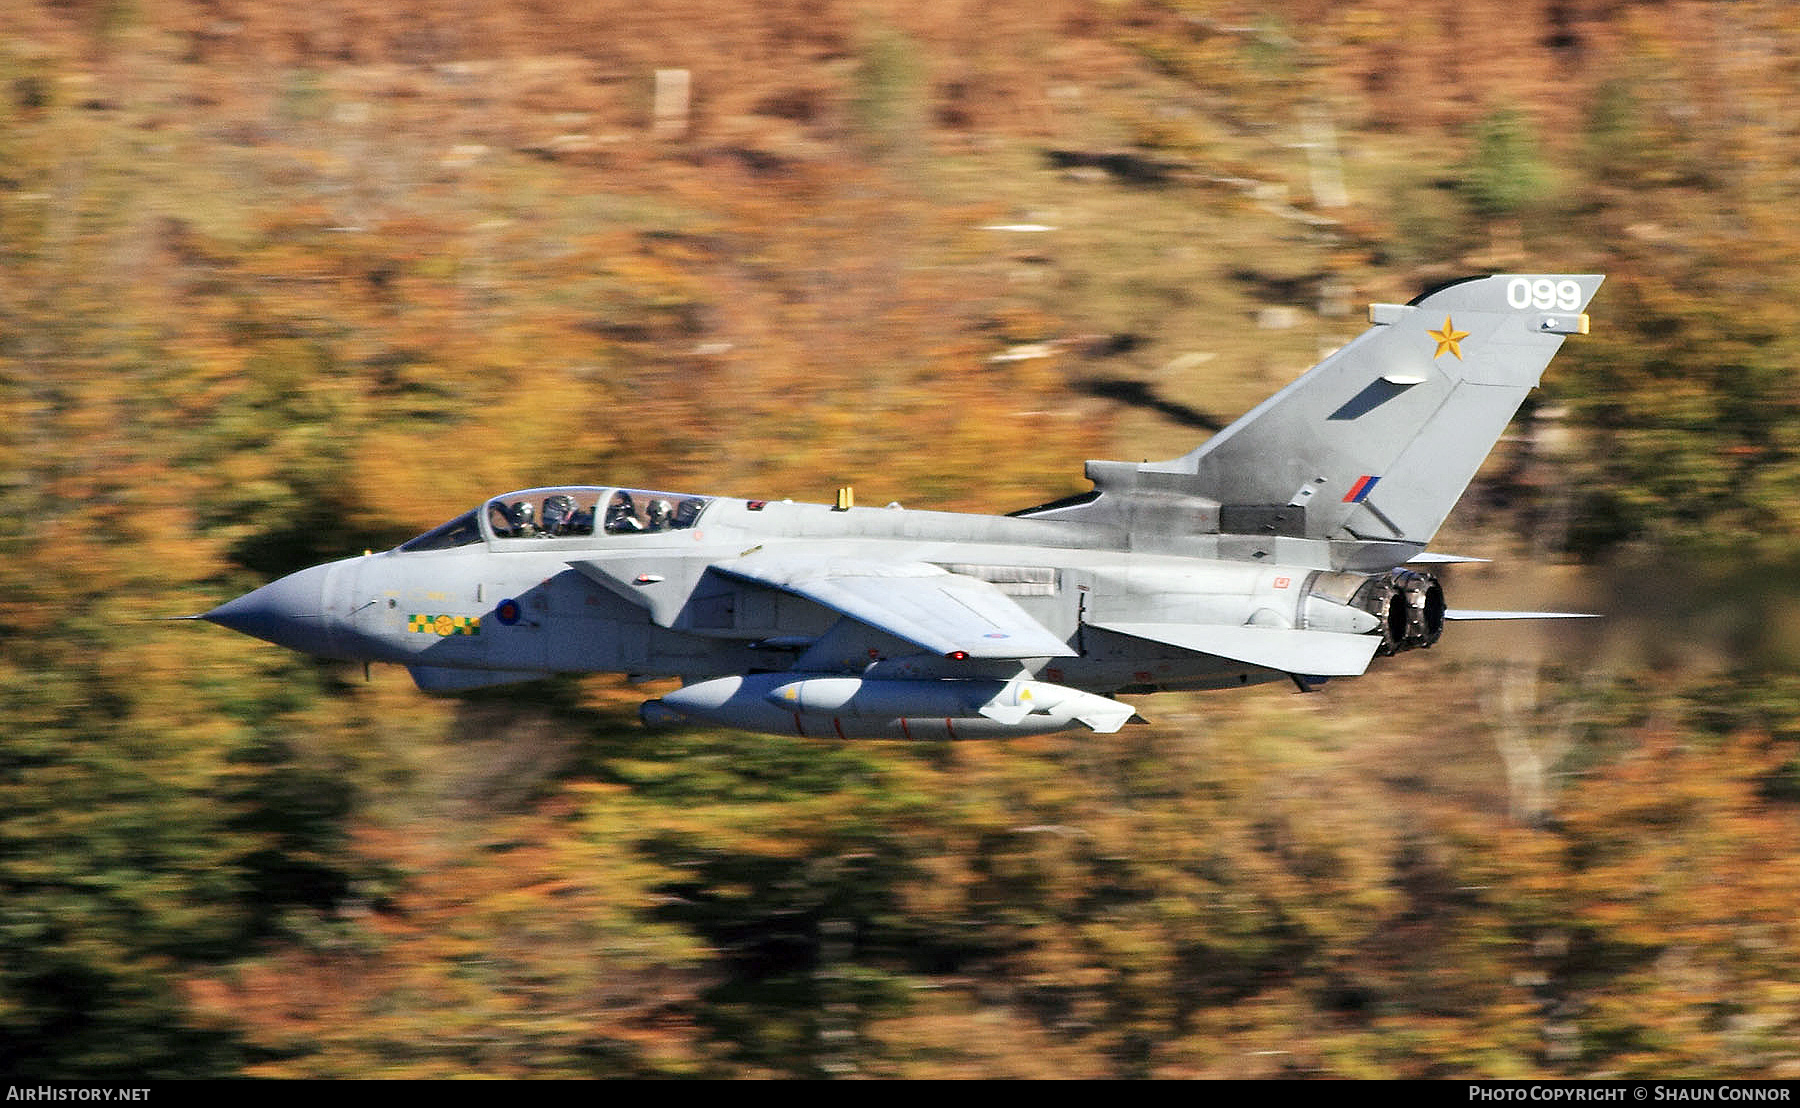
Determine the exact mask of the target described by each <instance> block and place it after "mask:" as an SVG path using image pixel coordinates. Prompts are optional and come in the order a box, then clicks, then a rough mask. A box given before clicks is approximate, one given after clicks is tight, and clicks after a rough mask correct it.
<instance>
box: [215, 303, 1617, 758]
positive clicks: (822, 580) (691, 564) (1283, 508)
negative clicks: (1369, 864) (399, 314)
mask: <svg viewBox="0 0 1800 1108" xmlns="http://www.w3.org/2000/svg"><path fill="white" fill-rule="evenodd" d="M1601 281H1602V277H1600V276H1598V275H1585V276H1563V275H1548V276H1544V275H1535V274H1532V275H1525V274H1503V275H1499V276H1489V277H1480V278H1471V279H1468V280H1465V281H1460V282H1456V283H1453V284H1450V285H1446V286H1444V287H1441V288H1438V289H1436V290H1434V291H1431V292H1429V293H1427V294H1424V295H1422V296H1420V297H1418V298H1417V299H1415V300H1413V301H1412V302H1411V303H1408V304H1376V305H1373V306H1372V307H1371V309H1370V323H1371V326H1370V328H1369V329H1368V330H1367V331H1365V332H1364V333H1363V334H1361V335H1360V336H1358V337H1357V338H1356V339H1355V340H1353V341H1352V342H1350V343H1349V344H1348V345H1346V346H1344V347H1342V348H1341V349H1339V350H1338V351H1337V352H1335V353H1333V354H1332V355H1330V356H1329V357H1327V358H1326V359H1325V360H1324V361H1322V362H1321V363H1319V364H1318V365H1317V366H1315V367H1314V368H1312V369H1311V370H1309V371H1308V372H1306V373H1305V374H1303V375H1302V376H1300V377H1299V378H1298V379H1296V380H1295V381H1294V382H1293V383H1292V384H1290V385H1288V386H1287V387H1286V388H1284V389H1282V390H1281V391H1280V392H1278V393H1276V394H1275V395H1274V396H1272V397H1270V398H1269V399H1268V400H1266V401H1264V402H1263V403H1262V404H1260V405H1258V406H1257V407H1256V408H1254V409H1253V410H1251V411H1250V412H1249V413H1248V414H1246V415H1244V416H1243V417H1242V418H1241V419H1239V420H1238V421H1237V422H1235V423H1233V424H1231V425H1230V426H1229V427H1227V428H1225V430H1223V431H1221V432H1219V433H1218V434H1216V435H1214V436H1213V437H1212V438H1211V439H1210V440H1208V441H1207V442H1205V443H1203V444H1201V445H1200V446H1198V447H1197V448H1195V449H1194V450H1192V451H1191V452H1189V453H1187V454H1184V455H1182V456H1181V457H1179V458H1174V459H1171V460H1169V461H1161V462H1145V463H1142V464H1138V463H1131V462H1117V461H1090V462H1088V463H1087V470H1086V473H1087V477H1088V479H1089V480H1090V481H1092V483H1093V489H1092V490H1091V491H1089V492H1087V493H1084V494H1082V495H1079V496H1075V497H1070V498H1068V499H1064V500H1059V501H1055V502H1052V503H1048V504H1042V505H1039V506H1037V507H1032V508H1026V509H1023V510H1021V511H1016V512H1013V513H1011V514H1010V515H1005V516H989V515H968V514H956V513H948V512H935V511H915V510H910V509H905V508H901V507H900V506H898V505H889V506H888V507H885V508H868V507H856V506H854V505H853V504H852V503H851V502H850V500H851V498H850V497H849V495H848V494H847V492H846V493H840V496H839V501H838V503H837V504H835V505H833V504H806V503H794V502H793V501H790V500H739V499H733V498H730V497H723V496H706V495H690V494H678V493H668V492H655V491H647V490H640V489H624V488H616V487H609V486H599V485H571V486H568V487H560V488H535V489H527V490H524V491H520V492H512V493H507V494H506V495H504V496H499V497H495V498H494V499H492V500H490V501H488V502H487V503H485V504H483V505H481V506H480V507H477V508H475V509H473V510H471V511H468V512H465V513H464V514H462V515H460V516H458V517H457V518H455V519H453V520H450V521H449V522H448V523H445V524H443V525H442V526H439V527H436V528H433V529H432V530H430V531H427V532H426V533H424V534H422V535H420V536H418V537H417V538H414V539H412V540H411V541H409V542H406V543H402V544H401V545H400V546H399V547H397V548H396V549H393V550H389V551H385V552H383V553H379V554H365V555H364V556H362V557H358V558H348V559H345V560H343V561H337V562H331V563H329V564H326V565H321V566H315V567H313V568H311V569H306V570H302V571H300V572H298V573H295V574H292V575H290V576H287V577H283V578H281V579H280V580H277V581H275V582H273V583H271V584H268V585H265V586H263V587H262V588H259V589H257V590H256V591H254V592H251V593H249V594H247V595H245V596H241V597H239V598H237V599H235V600H231V601H229V602H227V603H225V604H222V605H220V606H219V607H217V608H215V609H213V610H212V611H210V612H207V613H206V614H205V615H203V616H200V617H198V618H200V619H204V620H209V621H211V622H213V623H216V624H221V625H223V626H225V627H229V628H233V629H235V630H238V631H241V632H244V633H245V634H248V635H253V636H255V637H257V638H260V639H265V640H267V641H269V642H272V643H276V644H279V645H281V646H285V647H290V648H292V649H294V650H298V651H303V652H305V653H307V654H313V655H318V656H320V657H324V658H338V659H345V660H350V661H361V662H364V663H369V662H391V663H397V664H399V665H402V666H405V667H407V669H408V670H409V671H410V672H411V674H412V677H413V679H414V681H415V682H416V683H417V684H418V686H419V688H420V689H422V690H426V691H430V692H446V691H455V690H463V689H471V688H476V687H480V686H488V685H501V684H507V683H510V682H518V681H526V680H531V679H533V678H539V677H544V676H548V675H551V674H564V673H594V672H610V673H622V674H628V675H631V676H633V677H637V678H646V679H648V678H675V679H679V680H680V682H681V686H680V687H679V688H677V689H675V690H673V691H670V692H667V693H665V694H664V695H662V696H660V697H657V698H656V699H652V700H649V701H648V702H646V703H645V704H644V706H643V708H642V712H641V715H642V717H643V719H644V721H645V722H646V723H647V724H651V725H668V724H688V723H701V724H714V725H720V726H724V727H731V728H738V729H742V730H748V731H760V732H770V733H777V734H788V735H805V736H818V737H827V738H830V737H841V738H846V739H848V738H875V739H931V740H938V739H946V738H948V739H968V738H982V737H1002V736H1010V735H1030V734H1041V733H1046V732H1053V731H1061V730H1066V729H1075V728H1089V729H1091V730H1093V731H1096V732H1102V733H1110V732H1114V731H1117V730H1118V729H1119V728H1120V727H1122V726H1124V725H1125V724H1126V723H1127V722H1130V721H1132V720H1134V719H1137V718H1138V717H1137V713H1136V710H1135V709H1134V708H1133V706H1132V705H1130V704H1127V703H1124V702H1122V701H1120V700H1118V699H1116V698H1117V697H1119V696H1125V695H1135V694H1139V693H1151V692H1156V691H1161V690H1173V689H1213V688H1225V687H1237V686H1241V685H1252V684H1258V683H1261V682H1268V681H1289V680H1291V681H1293V682H1294V683H1295V684H1297V685H1298V686H1299V687H1300V688H1301V689H1302V690H1308V689H1311V688H1312V687H1314V686H1316V685H1318V684H1319V683H1320V682H1322V681H1324V680H1326V679H1329V678H1333V677H1350V676H1355V675H1360V674H1362V673H1364V672H1365V671H1366V670H1367V669H1368V668H1369V666H1370V664H1371V662H1372V661H1373V660H1374V659H1375V658H1377V657H1385V656H1391V655H1397V654H1401V653H1404V652H1406V651H1409V650H1414V649H1421V648H1425V647H1429V646H1431V645H1432V644H1433V643H1435V642H1437V641H1438V637H1439V636H1440V635H1441V634H1442V633H1443V631H1444V628H1445V624H1446V623H1447V622H1451V621H1456V620H1458V619H1491V618H1524V617H1534V616H1545V617H1548V616H1557V615H1563V614H1566V613H1551V612H1476V611H1461V610H1458V609H1455V608H1450V607H1448V606H1447V602H1446V600H1445V596H1444V590H1443V587H1442V586H1441V584H1440V583H1439V581H1438V580H1437V578H1436V577H1435V576H1434V575H1433V573H1432V572H1431V569H1430V568H1429V567H1430V566H1431V565H1432V564H1434V563H1443V562H1452V561H1463V560H1476V559H1460V558H1455V557H1452V556H1448V555H1443V554H1434V553H1431V552H1428V551H1427V549H1426V547H1427V544H1428V543H1429V542H1430V541H1431V539H1432V537H1433V536H1434V535H1435V534H1436V533H1437V531H1438V528H1439V526H1440V525H1441V524H1442V523H1443V521H1444V518H1445V516H1447V515H1448V514H1449V512H1450V509H1451V508H1452V506H1453V505H1454V504H1455V503H1456V500H1457V498H1458V497H1460V496H1461V495H1462V492H1463V490H1464V489H1465V488H1466V487H1467V486H1468V484H1469V482H1470V480H1471V479H1472V478H1473V477H1474V475H1475V472H1476V469H1477V467H1479V466H1480V465H1481V463H1482V460H1483V459H1484V458H1485V457H1486V455H1487V454H1488V452H1489V451H1490V450H1491V449H1492V448H1493V446H1494V443H1495V442H1496V441H1497V440H1498V439H1499V436H1500V434H1501V432H1502V431H1504V429H1505V428H1506V425H1507V422H1508V421H1509V420H1510V419H1511V418H1512V416H1513V414H1514V413H1515V412H1516V411H1517V409H1518V407H1519V405H1520V403H1521V402H1522V401H1523V400H1524V398H1525V395H1526V394H1527V393H1528V392H1529V391H1530V390H1531V389H1532V388H1533V387H1534V386H1536V385H1537V384H1538V382H1539V378H1540V376H1541V375H1542V373H1543V371H1544V368H1545V367H1546V366H1547V365H1548V364H1549V362H1550V359H1551V357H1552V356H1553V355H1555V353H1556V352H1557V350H1558V349H1559V348H1560V347H1561V346H1562V342H1563V339H1564V337H1565V336H1568V335H1584V334H1587V333H1588V317H1587V315H1586V314H1585V312H1586V308H1587V306H1588V302H1589V301H1590V300H1591V299H1592V297H1593V295H1594V293H1595V291H1596V290H1597V289H1598V288H1599V287H1600V283H1601Z"/></svg>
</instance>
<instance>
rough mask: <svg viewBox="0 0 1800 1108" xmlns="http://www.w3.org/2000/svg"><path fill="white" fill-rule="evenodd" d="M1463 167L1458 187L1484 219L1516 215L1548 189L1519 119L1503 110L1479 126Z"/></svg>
mask: <svg viewBox="0 0 1800 1108" xmlns="http://www.w3.org/2000/svg"><path fill="white" fill-rule="evenodd" d="M1471 146H1472V149H1471V150H1470V152H1469V157H1468V160H1467V161H1465V162H1464V163H1463V166H1462V175H1461V182H1460V184H1461V189H1462V192H1463V195H1464V196H1465V197H1466V198H1467V201H1468V203H1469V206H1470V207H1471V208H1473V209H1474V211H1475V213H1476V214H1477V215H1480V216H1481V217H1483V218H1485V219H1499V218H1506V217H1516V216H1518V215H1519V214H1521V213H1522V212H1524V211H1525V210H1527V209H1528V208H1530V207H1532V206H1533V205H1534V204H1538V203H1540V202H1542V201H1543V199H1544V198H1545V197H1546V196H1547V195H1548V193H1549V191H1550V170H1549V167H1548V165H1547V164H1546V163H1545V161H1544V157H1543V154H1542V152H1541V151H1540V150H1539V148H1538V143H1537V139H1536V137H1535V136H1534V135H1533V133H1532V129H1531V126H1530V124H1529V122H1528V121H1527V119H1526V118H1525V116H1524V115H1522V114H1521V113H1519V112H1518V111H1515V110H1512V109H1509V108H1503V109H1500V110H1498V111H1494V112H1491V113H1489V114H1488V115H1487V116H1485V117H1483V118H1482V119H1481V121H1480V122H1478V123H1477V124H1476V125H1475V127H1474V129H1473V134H1472V136H1471Z"/></svg>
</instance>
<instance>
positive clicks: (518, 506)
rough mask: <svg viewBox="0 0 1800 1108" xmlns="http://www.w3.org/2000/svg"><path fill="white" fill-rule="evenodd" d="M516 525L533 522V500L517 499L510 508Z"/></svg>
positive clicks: (520, 525)
mask: <svg viewBox="0 0 1800 1108" xmlns="http://www.w3.org/2000/svg"><path fill="white" fill-rule="evenodd" d="M510 514H511V515H512V521H513V526H514V527H522V526H525V525H527V524H529V523H531V521H532V518H533V516H534V515H535V513H533V512H532V510H531V501H529V500H515V501H513V506H512V508H511V510H510Z"/></svg>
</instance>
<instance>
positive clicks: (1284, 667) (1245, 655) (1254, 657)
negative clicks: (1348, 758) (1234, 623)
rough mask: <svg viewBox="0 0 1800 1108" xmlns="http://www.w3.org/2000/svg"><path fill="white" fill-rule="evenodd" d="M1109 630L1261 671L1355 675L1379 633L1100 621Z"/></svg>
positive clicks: (1369, 656) (1371, 652)
mask: <svg viewBox="0 0 1800 1108" xmlns="http://www.w3.org/2000/svg"><path fill="white" fill-rule="evenodd" d="M1094 626H1095V627H1098V628H1100V629H1101V630H1103V631H1114V632H1117V633H1118V634H1121V635H1130V636H1132V637H1133V638H1139V639H1149V640H1150V641H1151V642H1159V643H1164V644H1166V645H1169V646H1178V647H1180V648H1182V649H1183V650H1192V651H1195V652H1196V653H1200V654H1211V655H1213V656H1214V657H1218V658H1229V659H1231V660H1232V661H1234V662H1243V663H1245V664H1247V665H1252V666H1257V667H1259V668H1261V669H1273V670H1278V671H1280V672H1282V673H1300V674H1305V675H1306V676H1308V677H1355V676H1357V675H1359V674H1361V673H1362V672H1363V671H1365V670H1367V669H1368V668H1369V661H1370V659H1372V658H1374V657H1375V651H1376V650H1377V649H1378V648H1379V647H1380V646H1381V636H1379V635H1347V634H1344V633H1342V632H1338V631H1297V630H1289V629H1287V628H1279V627H1247V626H1246V627H1230V626H1225V625H1222V624H1221V625H1210V626H1209V625H1206V624H1189V623H1096V624H1094Z"/></svg>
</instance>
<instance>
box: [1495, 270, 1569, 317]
mask: <svg viewBox="0 0 1800 1108" xmlns="http://www.w3.org/2000/svg"><path fill="white" fill-rule="evenodd" d="M1506 302H1507V303H1508V304H1510V305H1512V306H1513V307H1514V308H1536V309H1538V310H1539V311H1548V310H1550V309H1552V308H1554V309H1556V310H1557V311H1560V312H1572V311H1574V310H1575V309H1577V308H1579V307H1581V286H1580V285H1578V284H1576V283H1575V282H1574V281H1552V280H1551V279H1550V278H1548V277H1538V278H1531V277H1514V278H1513V279H1512V280H1511V281H1508V282H1507V283H1506Z"/></svg>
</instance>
